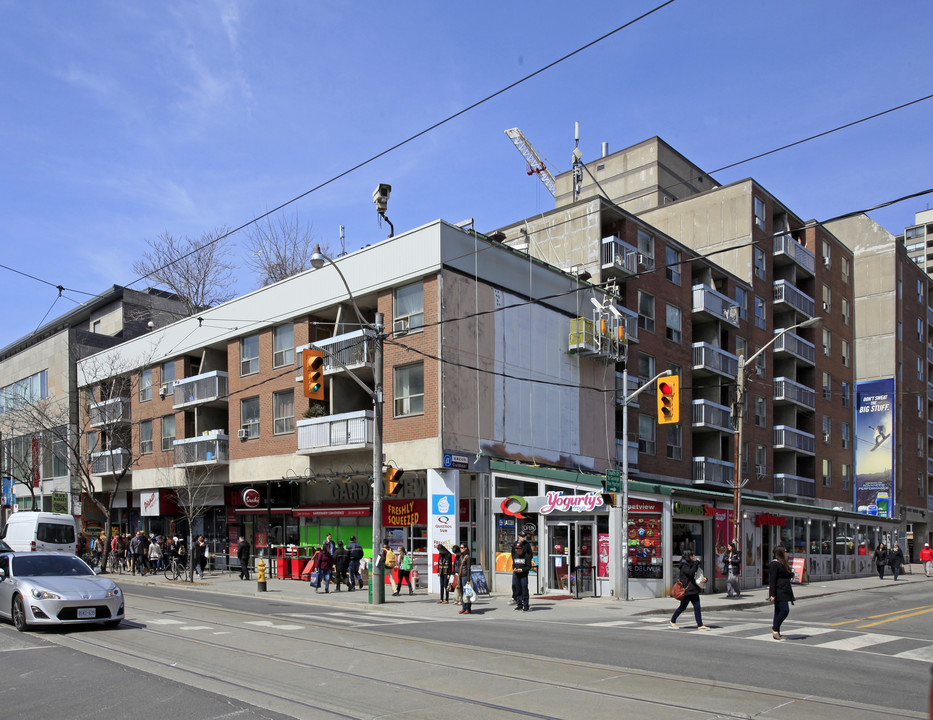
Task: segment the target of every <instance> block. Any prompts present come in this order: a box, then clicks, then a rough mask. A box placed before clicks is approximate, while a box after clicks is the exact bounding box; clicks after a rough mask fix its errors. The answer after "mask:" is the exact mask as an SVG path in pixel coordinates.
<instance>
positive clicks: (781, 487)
mask: <svg viewBox="0 0 933 720" xmlns="http://www.w3.org/2000/svg"><path fill="white" fill-rule="evenodd" d="M774 494H775V495H789V496H792V497H803V498H812V497H816V483H815V482H813V480H812V479H811V478H806V477H802V476H800V475H789V474H788V473H775V474H774Z"/></svg>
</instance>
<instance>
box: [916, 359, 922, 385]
mask: <svg viewBox="0 0 933 720" xmlns="http://www.w3.org/2000/svg"><path fill="white" fill-rule="evenodd" d="M917 380H921V381H922V380H923V358H921V357H918V358H917Z"/></svg>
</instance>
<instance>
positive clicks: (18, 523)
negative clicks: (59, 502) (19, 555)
mask: <svg viewBox="0 0 933 720" xmlns="http://www.w3.org/2000/svg"><path fill="white" fill-rule="evenodd" d="M0 539H2V540H3V541H4V542H5V543H6V544H7V545H9V546H10V547H11V548H13V551H14V552H67V553H74V552H75V551H76V550H77V549H78V532H77V528H76V527H75V519H74V516H73V515H65V514H63V513H47V512H33V511H23V512H17V513H13V514H12V515H10V517H9V518H7V521H6V525H5V526H4V527H3V533H0Z"/></svg>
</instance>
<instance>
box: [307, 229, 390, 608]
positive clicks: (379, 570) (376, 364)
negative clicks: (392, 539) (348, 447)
mask: <svg viewBox="0 0 933 720" xmlns="http://www.w3.org/2000/svg"><path fill="white" fill-rule="evenodd" d="M325 262H328V263H330V264H331V266H332V267H333V268H334V270H336V271H337V274H338V275H339V276H340V279H341V280H342V281H343V285H344V287H345V288H346V289H347V295H349V296H350V302H351V303H353V309H354V310H355V311H356V317H357V319H358V320H359V321H360V325H362V326H363V327H366V328H369V329H370V330H372V331H373V332H374V333H375V334H374V336H373V341H374V342H375V348H374V350H373V379H374V385H375V389H373V390H369V388H368V387H366V386H365V385H364V384H363V382H362V381H361V380H360V379H359V378H358V377H356V375H354V374H353V372H351V371H349V370H348V372H350V375H351V376H352V377H353V379H354V380H356V381H357V383H359V384H360V385H363V387H364V388H365V389H366V391H367V392H369V395H370V397H371V398H372V400H373V564H372V568H371V569H370V571H369V574H370V577H371V578H372V582H373V598H372V604H373V605H381V604H382V603H384V602H385V569H384V567H383V566H382V565H376V558H378V557H379V554H380V553H381V552H382V535H383V528H382V380H383V377H382V376H383V364H382V362H383V361H382V341H383V339H384V335H383V333H382V331H383V329H384V325H383V315H382V313H381V312H377V313H376V322H375V323H372V324H370V323H367V322H366V321H365V320H364V319H363V313H361V312H360V308H359V306H358V305H357V304H356V298H354V297H353V292H352V291H351V290H350V286H349V284H347V279H346V278H345V277H344V276H343V273H342V272H340V268H339V267H337V264H336V263H335V262H334V261H333V260H331V259H330V258H329V257H327V256H326V255H325V254H324V253H322V252H321V246H320V245H318V246H317V247H315V249H314V254H313V255H312V256H311V266H312V267H313V268H314V269H315V270H320V269H321V268H322V267H324V263H325Z"/></svg>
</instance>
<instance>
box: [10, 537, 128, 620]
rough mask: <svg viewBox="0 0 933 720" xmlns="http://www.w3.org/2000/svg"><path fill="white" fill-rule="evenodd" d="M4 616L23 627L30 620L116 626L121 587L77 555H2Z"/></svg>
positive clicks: (121, 615) (118, 615)
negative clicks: (98, 572)
mask: <svg viewBox="0 0 933 720" xmlns="http://www.w3.org/2000/svg"><path fill="white" fill-rule="evenodd" d="M0 617H4V618H7V619H9V620H11V621H12V622H13V625H15V626H16V629H17V630H19V631H23V630H26V629H27V628H28V627H29V626H30V625H74V624H77V623H104V624H105V625H108V626H116V625H119V624H120V621H121V620H122V619H123V592H122V591H121V590H120V588H119V587H118V586H117V585H116V583H114V582H113V581H112V580H108V579H107V578H102V577H98V576H97V575H96V574H95V573H94V571H93V570H91V568H90V567H88V565H87V563H85V562H84V561H83V560H81V559H80V558H78V557H75V556H74V555H68V554H65V553H17V554H8V555H0Z"/></svg>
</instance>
